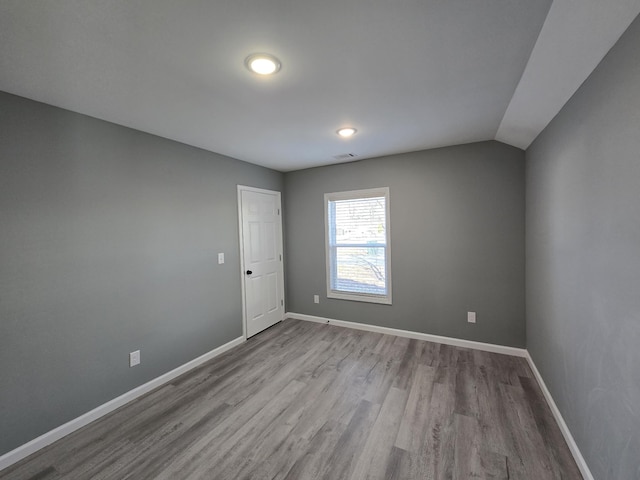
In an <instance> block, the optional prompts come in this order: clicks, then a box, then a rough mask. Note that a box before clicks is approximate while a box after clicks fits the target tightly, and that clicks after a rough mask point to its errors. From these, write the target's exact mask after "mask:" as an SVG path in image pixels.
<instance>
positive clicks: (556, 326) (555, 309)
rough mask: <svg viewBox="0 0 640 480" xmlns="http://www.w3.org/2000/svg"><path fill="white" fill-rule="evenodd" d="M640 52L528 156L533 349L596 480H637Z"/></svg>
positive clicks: (579, 97) (623, 55) (588, 91)
mask: <svg viewBox="0 0 640 480" xmlns="http://www.w3.org/2000/svg"><path fill="white" fill-rule="evenodd" d="M639 47H640V20H639V19H636V20H635V21H634V23H633V24H632V25H631V26H630V28H629V30H628V31H627V32H626V33H625V34H624V35H623V37H622V38H621V40H620V41H619V42H618V44H617V45H616V46H614V47H613V49H612V50H611V51H610V52H609V54H608V55H607V56H606V57H605V58H604V60H603V61H602V63H601V64H600V65H599V67H598V68H597V69H596V70H595V72H594V73H593V74H592V75H591V77H590V78H589V79H588V80H587V81H586V82H585V83H584V84H583V86H582V87H581V88H580V90H578V92H577V93H576V94H575V95H574V97H573V98H572V99H571V101H570V102H569V103H568V104H567V105H566V106H565V107H564V109H563V110H562V111H561V112H560V113H559V114H558V116H557V117H556V118H555V120H554V121H553V122H552V123H551V124H550V125H549V126H548V127H547V129H546V130H545V131H544V132H543V133H542V134H541V135H540V136H539V137H538V139H537V140H536V141H535V142H534V144H533V145H532V146H531V147H530V148H529V150H528V151H527V183H526V185H527V252H526V255H527V257H526V258H527V346H528V349H529V351H530V352H531V355H532V356H533V359H534V361H535V363H536V365H537V366H538V368H539V370H540V372H541V374H542V376H543V378H544V380H545V383H546V384H547V386H548V387H549V389H550V391H551V393H552V395H553V397H554V399H555V401H556V403H557V404H558V407H559V408H560V411H561V412H562V415H563V417H564V419H565V420H566V422H567V424H568V426H569V429H570V430H571V432H572V434H573V436H574V438H575V439H576V441H577V443H578V446H579V447H580V450H581V452H582V454H583V455H584V456H585V458H586V460H587V463H588V464H589V467H590V469H591V471H592V473H593V475H594V477H595V478H596V479H598V480H623V479H624V480H631V479H639V478H640V55H639Z"/></svg>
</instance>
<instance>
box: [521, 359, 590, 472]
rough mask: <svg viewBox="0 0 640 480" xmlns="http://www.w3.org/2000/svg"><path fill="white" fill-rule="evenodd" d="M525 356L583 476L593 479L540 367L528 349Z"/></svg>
mask: <svg viewBox="0 0 640 480" xmlns="http://www.w3.org/2000/svg"><path fill="white" fill-rule="evenodd" d="M525 358H526V359H527V361H528V362H529V366H530V367H531V370H532V371H533V375H534V376H535V377H536V380H537V381H538V385H540V388H541V389H542V393H543V394H544V398H545V399H546V400H547V403H548V404H549V408H551V413H553V416H554V418H555V419H556V422H557V423H558V426H559V427H560V431H561V432H562V435H563V436H564V439H565V441H566V442H567V445H568V446H569V450H571V454H572V455H573V458H574V460H575V461H576V463H577V464H578V468H579V469H580V473H582V476H583V477H584V479H585V480H593V475H591V470H589V466H588V465H587V462H586V461H585V459H584V457H583V456H582V453H581V452H580V449H579V448H578V445H577V444H576V441H575V440H574V439H573V435H571V431H570V430H569V427H568V426H567V424H566V423H565V421H564V418H562V414H561V413H560V410H559V409H558V406H557V405H556V402H555V401H554V400H553V397H552V396H551V392H550V391H549V389H548V388H547V385H546V384H545V383H544V380H543V379H542V375H540V372H539V371H538V367H536V364H535V363H533V358H531V355H530V354H529V351H527V355H526V357H525Z"/></svg>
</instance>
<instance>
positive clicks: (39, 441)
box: [0, 337, 246, 471]
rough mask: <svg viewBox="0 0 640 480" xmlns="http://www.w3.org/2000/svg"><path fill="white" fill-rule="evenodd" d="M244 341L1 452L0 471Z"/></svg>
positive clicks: (187, 364)
mask: <svg viewBox="0 0 640 480" xmlns="http://www.w3.org/2000/svg"><path fill="white" fill-rule="evenodd" d="M245 341H246V339H245V338H244V337H238V338H236V339H234V340H231V341H230V342H228V343H225V344H224V345H221V346H219V347H218V348H215V349H213V350H211V351H210V352H207V353H205V354H204V355H201V356H200V357H198V358H196V359H194V360H191V361H190V362H187V363H185V364H184V365H181V366H179V367H178V368H175V369H173V370H171V371H170V372H167V373H165V374H164V375H160V376H159V377H157V378H154V379H153V380H150V381H149V382H147V383H145V384H143V385H140V386H139V387H136V388H134V389H133V390H129V391H128V392H126V393H124V394H122V395H120V396H119V397H117V398H114V399H113V400H110V401H108V402H107V403H105V404H103V405H100V406H99V407H96V408H94V409H93V410H91V411H89V412H87V413H85V414H84V415H81V416H79V417H77V418H74V419H73V420H71V421H69V422H67V423H65V424H64V425H60V426H59V427H57V428H55V429H53V430H51V431H49V432H47V433H45V434H43V435H40V436H39V437H38V438H35V439H33V440H31V441H30V442H28V443H25V444H24V445H22V446H20V447H18V448H16V449H15V450H11V451H10V452H8V453H5V454H4V455H2V456H1V457H0V471H2V470H4V469H5V468H7V467H9V466H10V465H13V464H14V463H17V462H19V461H20V460H22V459H23V458H25V457H28V456H29V455H31V454H32V453H35V452H37V451H38V450H40V449H41V448H44V447H46V446H47V445H50V444H52V443H53V442H55V441H57V440H60V439H61V438H62V437H65V436H67V435H69V434H70V433H72V432H75V431H76V430H78V429H80V428H82V427H84V426H85V425H87V424H89V423H91V422H93V421H94V420H97V419H98V418H100V417H103V416H104V415H106V414H108V413H110V412H113V411H114V410H115V409H117V408H120V407H121V406H123V405H125V404H127V403H129V402H131V401H132V400H135V399H136V398H138V397H141V396H142V395H144V394H146V393H149V392H150V391H151V390H154V389H155V388H158V387H159V386H161V385H164V384H165V383H168V382H170V381H171V380H173V379H174V378H176V377H178V376H180V375H182V374H183V373H186V372H188V371H189V370H192V369H194V368H196V367H198V366H200V365H202V364H203V363H205V362H207V361H209V360H211V359H212V358H215V357H217V356H219V355H222V354H223V353H225V352H226V351H228V350H230V349H232V348H233V347H236V346H238V345H240V344H241V343H244V342H245Z"/></svg>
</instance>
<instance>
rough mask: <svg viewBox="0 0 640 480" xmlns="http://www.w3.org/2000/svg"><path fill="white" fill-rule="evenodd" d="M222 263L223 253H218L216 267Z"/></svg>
mask: <svg viewBox="0 0 640 480" xmlns="http://www.w3.org/2000/svg"><path fill="white" fill-rule="evenodd" d="M223 263H224V253H219V254H218V265H220V264H223Z"/></svg>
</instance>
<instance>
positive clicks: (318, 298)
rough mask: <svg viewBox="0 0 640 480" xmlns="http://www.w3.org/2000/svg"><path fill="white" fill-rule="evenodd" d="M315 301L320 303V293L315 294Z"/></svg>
mask: <svg viewBox="0 0 640 480" xmlns="http://www.w3.org/2000/svg"><path fill="white" fill-rule="evenodd" d="M313 303H320V295H314V296H313Z"/></svg>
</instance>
